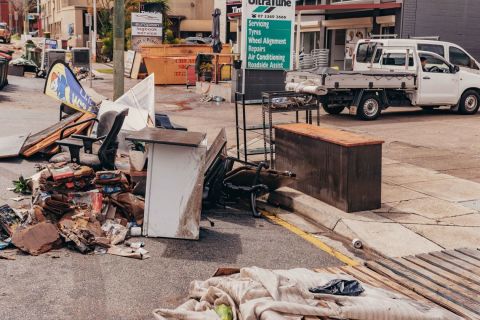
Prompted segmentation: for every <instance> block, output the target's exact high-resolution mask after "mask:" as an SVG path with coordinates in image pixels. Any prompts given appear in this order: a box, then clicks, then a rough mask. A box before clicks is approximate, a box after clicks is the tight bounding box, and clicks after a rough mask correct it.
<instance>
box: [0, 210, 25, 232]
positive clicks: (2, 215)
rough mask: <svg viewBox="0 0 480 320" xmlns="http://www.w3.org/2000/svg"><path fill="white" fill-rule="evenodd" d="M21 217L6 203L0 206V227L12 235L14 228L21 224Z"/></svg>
mask: <svg viewBox="0 0 480 320" xmlns="http://www.w3.org/2000/svg"><path fill="white" fill-rule="evenodd" d="M22 218H23V217H20V216H19V215H18V214H17V212H15V211H14V210H13V209H12V208H11V207H10V206H9V205H8V204H5V205H3V206H1V207H0V227H2V228H3V230H4V231H5V232H6V233H7V234H8V236H12V235H13V232H14V231H15V229H16V228H17V227H18V226H19V225H20V224H21V222H22Z"/></svg>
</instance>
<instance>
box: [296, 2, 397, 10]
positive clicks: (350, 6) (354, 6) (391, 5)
mask: <svg viewBox="0 0 480 320" xmlns="http://www.w3.org/2000/svg"><path fill="white" fill-rule="evenodd" d="M401 7H402V4H401V3H398V2H386V3H339V4H319V5H307V6H296V7H295V9H296V10H297V11H307V10H372V9H399V8H401Z"/></svg>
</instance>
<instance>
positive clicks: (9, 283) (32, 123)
mask: <svg viewBox="0 0 480 320" xmlns="http://www.w3.org/2000/svg"><path fill="white" fill-rule="evenodd" d="M10 82H11V85H10V86H8V87H7V88H6V90H3V91H0V136H5V135H9V134H16V133H26V132H36V131H38V130H41V129H43V128H45V127H46V126H48V125H50V124H53V123H55V121H56V120H57V117H58V113H57V111H58V103H56V102H55V101H53V100H51V99H50V98H48V97H45V96H43V95H42V94H41V90H42V88H43V81H42V80H39V79H24V78H14V77H11V78H10ZM134 84H135V82H134V81H131V80H128V81H127V86H128V87H131V86H132V85H134ZM94 86H95V87H97V88H98V91H99V92H101V93H102V94H104V95H107V96H108V95H110V94H111V89H109V88H110V83H109V80H108V77H106V79H105V80H96V81H95V82H94ZM155 91H156V110H157V111H161V112H165V113H167V114H169V115H170V116H171V117H172V119H173V120H174V121H175V122H177V123H179V124H182V125H184V126H187V127H188V128H189V129H190V130H192V131H205V132H207V133H208V134H209V135H210V133H214V131H216V130H218V128H221V127H226V128H227V133H228V139H229V143H228V145H229V146H230V147H231V146H232V145H233V143H234V142H235V139H234V137H235V135H234V125H235V119H234V113H233V106H232V105H231V104H226V103H221V104H216V103H211V102H209V103H203V102H200V101H199V100H200V99H199V98H200V97H199V96H198V95H195V94H194V91H193V90H192V89H191V90H189V91H185V90H184V87H180V86H176V87H156V89H155ZM248 110H249V111H248V114H247V117H248V119H249V121H252V122H253V121H256V122H258V119H259V115H260V113H259V108H255V107H251V108H250V107H249V109H248ZM279 117H280V118H281V119H282V120H284V119H286V120H287V119H289V117H290V115H279ZM479 117H480V114H477V115H474V116H461V115H457V114H452V113H451V112H450V111H448V110H434V111H431V112H425V111H422V110H420V109H410V108H399V109H394V108H392V109H389V110H387V111H386V112H384V113H383V114H382V116H381V117H380V118H379V119H378V120H377V121H374V122H363V121H359V120H356V119H355V118H354V117H352V116H350V115H348V114H346V113H344V114H341V115H338V116H331V115H326V114H324V113H323V112H322V116H321V125H322V126H333V127H340V128H343V129H347V130H353V131H357V132H361V133H365V134H369V135H373V136H376V137H380V138H383V139H384V140H385V144H384V153H383V154H384V156H385V157H388V158H391V159H394V160H400V161H402V162H407V163H412V164H415V165H417V166H420V167H426V168H431V169H435V170H439V171H441V172H445V173H447V174H451V175H454V176H458V177H462V178H465V179H469V180H472V181H477V182H480V170H479V169H480V165H479V163H480V161H479V160H480V159H479V155H480V144H479V143H478V140H479V137H480V126H478V121H479ZM290 119H291V117H290ZM255 137H256V136H255V135H254V134H253V133H251V134H250V135H249V138H255ZM232 142H233V143H232ZM41 160H42V159H35V160H34V161H25V160H18V159H15V160H9V161H6V160H2V161H0V203H1V202H9V203H11V204H13V205H18V204H16V203H12V202H11V201H10V200H8V199H9V198H10V197H12V196H13V194H11V193H10V192H7V191H6V188H7V187H8V186H10V181H11V180H12V179H14V178H17V177H18V175H19V174H21V173H23V174H25V175H27V176H28V175H29V174H31V173H33V172H34V165H35V163H36V162H37V161H41ZM452 192H454V190H453V191H452ZM208 216H209V217H210V218H211V219H212V220H213V221H214V222H215V226H213V227H211V226H210V224H209V223H208V222H207V221H202V230H201V240H200V241H197V242H191V241H179V240H165V239H145V243H146V249H147V250H149V251H150V252H151V256H152V258H150V259H148V260H145V261H137V260H132V259H127V258H120V257H114V256H108V255H105V256H83V255H81V254H78V253H75V252H71V251H68V250H62V251H61V252H60V253H55V254H58V256H59V257H60V258H56V259H54V258H52V257H51V256H49V255H42V256H39V257H30V256H19V257H18V259H17V260H16V261H5V260H0V279H1V280H0V281H1V282H0V283H1V285H0V319H23V318H35V319H151V318H152V317H151V311H152V309H154V308H157V307H175V306H176V305H178V304H179V303H180V302H181V301H183V299H184V298H185V295H186V293H187V291H186V290H187V287H188V284H189V282H190V281H191V280H193V279H205V278H207V277H209V276H211V275H212V274H213V273H214V272H215V270H216V268H218V267H221V266H235V267H242V266H252V265H257V266H261V267H267V268H292V267H307V268H314V267H322V266H333V265H338V264H339V262H338V261H337V260H335V259H334V258H332V257H330V256H328V255H326V254H325V253H323V252H322V251H320V250H318V249H317V248H315V247H313V246H312V245H310V244H309V243H306V242H305V241H304V240H302V239H301V238H299V237H297V236H296V235H294V234H292V233H290V232H289V231H287V230H286V229H284V228H282V227H279V226H276V225H273V224H271V223H270V222H269V221H266V220H263V219H253V218H252V217H251V216H250V215H249V214H245V213H243V214H242V213H231V212H229V213H222V212H220V211H218V212H213V213H209V214H208Z"/></svg>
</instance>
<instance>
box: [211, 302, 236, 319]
mask: <svg viewBox="0 0 480 320" xmlns="http://www.w3.org/2000/svg"><path fill="white" fill-rule="evenodd" d="M215 312H216V313H217V314H218V316H219V317H220V319H221V320H233V312H232V307H230V306H227V305H225V304H220V305H218V306H216V307H215Z"/></svg>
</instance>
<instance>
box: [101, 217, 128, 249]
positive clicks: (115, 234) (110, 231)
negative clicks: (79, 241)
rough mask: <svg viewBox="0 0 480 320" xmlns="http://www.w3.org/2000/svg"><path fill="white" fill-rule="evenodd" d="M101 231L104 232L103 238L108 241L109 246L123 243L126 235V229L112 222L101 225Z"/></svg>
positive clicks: (108, 221)
mask: <svg viewBox="0 0 480 320" xmlns="http://www.w3.org/2000/svg"><path fill="white" fill-rule="evenodd" d="M102 230H103V232H105V236H106V237H107V238H108V239H109V241H110V244H112V245H116V244H119V243H122V242H123V241H125V237H126V236H127V233H128V228H126V227H125V226H122V225H121V224H120V223H118V222H115V221H112V220H107V221H105V223H104V224H103V225H102Z"/></svg>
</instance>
